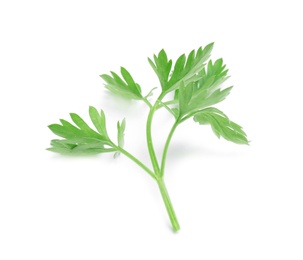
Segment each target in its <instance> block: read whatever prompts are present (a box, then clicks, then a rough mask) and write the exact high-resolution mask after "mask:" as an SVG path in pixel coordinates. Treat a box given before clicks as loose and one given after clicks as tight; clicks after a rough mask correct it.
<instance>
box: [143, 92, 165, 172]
mask: <svg viewBox="0 0 303 260" xmlns="http://www.w3.org/2000/svg"><path fill="white" fill-rule="evenodd" d="M164 96H165V93H163V92H162V93H161V94H160V96H159V97H158V99H157V101H156V102H155V104H154V105H153V106H152V107H151V109H150V110H149V113H148V117H147V122H146V140H147V148H148V152H149V156H150V159H151V162H152V165H153V168H154V171H155V174H156V175H159V174H160V167H159V164H158V160H157V156H156V153H155V149H154V145H153V139H152V134H151V126H152V120H153V116H154V113H155V112H156V110H157V107H158V105H159V103H160V102H161V100H162V98H163V97H164Z"/></svg>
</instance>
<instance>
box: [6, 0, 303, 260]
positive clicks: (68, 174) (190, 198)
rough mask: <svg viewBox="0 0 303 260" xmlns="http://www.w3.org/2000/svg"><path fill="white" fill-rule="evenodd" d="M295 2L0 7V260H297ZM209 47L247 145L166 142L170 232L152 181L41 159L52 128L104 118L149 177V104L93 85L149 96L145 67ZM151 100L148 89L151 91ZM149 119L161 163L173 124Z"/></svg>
mask: <svg viewBox="0 0 303 260" xmlns="http://www.w3.org/2000/svg"><path fill="white" fill-rule="evenodd" d="M299 4H300V1H291V0H290V1H191V0H187V1H1V4H0V38H1V40H0V47H1V48H0V91H1V94H0V113H1V123H0V124H1V128H0V133H1V157H0V158H1V159H0V160H1V163H0V171H1V172H0V259H1V260H11V259H14V260H16V259H18V260H19V259H22V260H23V259H31V260H35V259H39V260H40V259H43V260H46V259H56V260H61V259H62V260H63V259H64V260H67V259H73V260H77V259H90V260H95V259H106V260H111V259H134V260H137V259H138V260H139V259H140V260H141V259H144V260H149V259H207V260H219V259H220V260H221V259H232V260H240V259H241V260H243V259H245V260H248V259H258V260H261V259H264V260H265V259H266V260H268V259H275V260H280V259H292V260H299V259H300V260H302V259H303V209H302V206H303V189H302V184H303V176H302V174H303V167H302V155H303V153H302V145H303V143H302V130H303V128H302V108H303V106H302V101H301V99H302V98H301V95H302V88H303V84H302V58H303V55H302V54H303V52H302V46H303V40H302V38H301V36H302V26H300V24H301V25H302V23H303V19H302V12H301V10H302V9H301V8H300V5H299ZM210 42H215V47H214V50H213V56H212V57H213V58H214V59H216V58H220V57H223V58H224V61H225V62H226V64H227V67H228V68H229V71H230V72H229V74H230V75H231V78H230V79H229V80H228V82H229V84H230V85H234V89H233V90H232V92H231V95H230V96H229V97H228V98H227V99H226V100H225V101H224V102H223V103H222V104H220V105H218V107H219V108H220V109H222V110H223V111H224V112H225V113H226V114H227V115H228V116H229V117H230V118H231V119H232V120H233V121H235V122H237V123H239V124H240V125H242V126H243V127H244V130H245V131H246V132H247V134H248V137H249V140H251V144H250V146H240V145H235V144H233V143H229V142H227V141H225V140H218V139H217V138H216V137H215V135H214V134H213V133H212V131H211V129H210V127H208V126H199V125H198V124H195V123H194V122H193V121H192V120H190V121H188V122H186V123H185V124H184V125H181V126H180V128H179V129H177V131H176V133H175V136H174V137H173V140H172V144H171V149H170V150H169V154H168V161H167V167H166V183H167V186H168V189H169V192H170V195H171V198H172V201H173V204H174V207H175V210H176V213H177V215H178V218H179V221H180V224H181V230H180V232H179V233H177V234H175V233H173V232H172V231H171V229H170V224H169V220H168V217H167V214H166V211H165V208H164V205H163V202H162V199H161V196H160V193H159V191H158V188H157V185H156V183H155V182H154V181H153V180H152V179H151V178H150V177H149V176H148V175H147V174H146V173H145V172H143V171H142V170H141V169H140V168H138V167H137V166H136V165H135V164H133V163H132V162H131V161H129V160H128V159H127V158H125V157H119V158H118V159H113V158H112V155H110V154H106V155H100V156H96V157H89V158H81V157H79V158H67V157H63V156H60V155H57V154H53V153H51V152H48V151H46V150H45V148H47V147H48V146H49V142H50V140H51V139H52V138H55V136H54V135H53V134H52V133H51V132H50V131H49V129H48V128H47V125H49V124H51V123H57V122H58V120H59V118H65V119H68V118H69V115H68V114H69V113H70V112H75V113H78V114H80V115H81V116H83V117H84V118H85V119H87V118H88V106H89V105H93V106H96V107H97V108H98V109H101V108H102V109H104V111H105V113H106V115H107V119H108V120H107V121H108V128H109V131H110V133H111V137H112V138H115V135H116V129H115V125H116V121H117V120H120V119H122V118H124V117H126V118H127V127H126V137H125V139H126V145H125V148H126V149H128V150H129V151H131V152H132V153H134V154H135V155H136V156H138V157H139V158H140V159H142V160H143V161H144V162H146V163H147V164H148V165H150V163H149V161H148V155H147V151H146V150H147V149H146V144H145V137H144V131H145V118H146V116H147V113H148V109H147V108H146V106H145V105H144V104H143V103H136V102H127V101H124V100H120V99H115V98H113V97H112V96H111V95H109V94H108V93H107V91H106V90H105V89H104V88H103V82H102V80H101V78H100V77H99V75H100V74H102V73H108V72H109V71H110V70H113V71H118V70H119V66H125V67H126V68H127V69H128V70H129V71H130V72H131V73H132V75H133V77H134V78H135V80H136V81H137V82H139V83H140V84H141V86H142V88H143V93H144V94H147V93H148V91H149V89H150V88H152V87H155V86H157V84H158V82H157V79H156V77H155V75H154V74H153V71H152V69H151V68H150V66H149V64H148V63H147V57H151V56H152V55H153V54H154V53H157V52H158V51H160V49H161V48H165V50H166V51H167V53H168V55H169V57H171V58H172V59H174V60H176V58H177V57H178V56H179V55H180V54H182V53H189V52H190V51H191V50H192V49H196V48H198V47H199V46H201V45H202V46H205V45H206V44H208V43H210ZM156 94H157V91H156ZM172 122H173V121H172V119H171V117H170V116H169V115H168V114H167V113H166V112H162V113H159V114H157V116H156V118H155V121H154V128H153V130H154V139H155V146H156V150H157V153H158V154H159V155H161V149H162V146H163V142H164V138H165V136H166V135H167V131H168V130H169V126H170V125H171V123H172Z"/></svg>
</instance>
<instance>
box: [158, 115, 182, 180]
mask: <svg viewBox="0 0 303 260" xmlns="http://www.w3.org/2000/svg"><path fill="white" fill-rule="evenodd" d="M178 125H179V121H178V120H176V122H175V123H174V124H173V126H172V128H171V130H170V132H169V134H168V136H167V139H166V142H165V146H164V150H163V154H162V161H161V174H160V176H161V177H162V176H163V175H164V170H165V162H166V157H167V152H168V147H169V144H170V141H171V139H172V136H173V134H174V132H175V130H176V128H177V126H178Z"/></svg>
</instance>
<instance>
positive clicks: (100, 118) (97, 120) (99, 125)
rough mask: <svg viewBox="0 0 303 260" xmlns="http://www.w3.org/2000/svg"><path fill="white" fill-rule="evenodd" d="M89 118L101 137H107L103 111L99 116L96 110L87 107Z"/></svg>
mask: <svg viewBox="0 0 303 260" xmlns="http://www.w3.org/2000/svg"><path fill="white" fill-rule="evenodd" d="M89 116H90V118H91V120H92V122H93V124H94V126H95V127H96V129H97V130H98V132H99V133H100V134H101V135H103V136H108V135H107V131H106V119H105V114H104V112H103V110H101V112H100V114H99V112H98V110H97V109H96V108H94V107H92V106H90V107H89Z"/></svg>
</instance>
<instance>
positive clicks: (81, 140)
mask: <svg viewBox="0 0 303 260" xmlns="http://www.w3.org/2000/svg"><path fill="white" fill-rule="evenodd" d="M212 48H213V43H211V44H208V45H207V46H205V47H204V48H202V47H200V48H199V49H198V50H197V51H195V50H192V51H191V52H190V53H189V55H188V56H187V57H186V55H185V54H182V55H181V56H180V57H179V58H178V59H177V61H176V62H175V64H174V66H173V62H172V60H170V59H168V57H167V54H166V52H165V51H164V50H161V51H160V52H159V53H158V55H154V56H153V60H152V59H150V58H149V59H148V62H149V64H150V65H151V67H152V68H153V70H154V71H155V73H156V75H157V76H158V79H159V82H160V85H161V90H162V91H161V93H160V95H159V96H158V98H157V99H156V101H155V102H154V103H153V104H152V103H151V102H150V101H149V97H150V96H151V95H152V91H153V89H152V90H150V92H149V93H148V94H147V95H145V96H144V95H142V90H141V87H140V85H139V84H138V83H136V81H135V80H134V79H133V77H132V76H131V74H130V73H129V72H128V71H127V70H126V69H125V68H123V67H121V70H120V74H121V76H119V75H118V74H117V73H115V72H111V73H110V75H108V74H103V75H100V77H101V78H102V79H103V80H104V82H105V87H106V88H107V89H108V90H109V91H110V92H112V93H114V94H116V95H119V96H122V97H124V98H128V99H133V100H138V101H143V102H144V103H146V104H147V106H148V107H149V113H148V116H147V121H146V142H147V148H148V152H149V155H150V160H151V164H152V169H150V168H148V167H147V166H146V165H145V164H144V163H142V162H141V161H140V160H139V159H137V158H136V157H135V156H134V155H132V154H130V153H129V152H128V151H126V150H125V149H124V132H125V126H126V123H125V119H123V120H122V121H121V122H120V121H118V122H117V140H116V141H113V140H111V139H110V137H109V135H108V133H107V130H106V117H105V114H104V112H103V111H102V110H101V111H98V110H97V109H96V108H94V107H90V108H89V116H90V119H91V121H92V124H93V125H94V127H95V129H93V128H91V127H90V126H89V125H88V124H87V123H86V122H85V121H84V120H83V119H82V118H81V117H80V116H79V115H77V114H74V113H71V114H70V117H71V120H72V121H73V123H74V124H72V123H70V122H68V121H66V120H63V119H61V120H60V123H61V124H52V125H49V129H50V130H51V131H52V132H53V133H54V134H56V135H57V136H59V137H62V138H63V139H54V140H52V141H51V147H50V148H48V150H50V151H53V152H58V153H61V154H99V153H109V152H110V153H114V158H116V157H117V156H118V155H119V154H123V155H125V156H126V157H128V158H129V159H130V160H132V161H133V162H135V163H136V164H137V165H138V166H140V167H141V168H142V169H143V170H144V171H145V172H147V173H148V174H149V175H150V176H151V177H152V178H153V179H154V180H155V181H156V183H157V184H158V187H159V189H160V192H161V195H162V198H163V201H164V204H165V207H166V210H167V212H168V215H169V218H170V221H171V224H172V228H173V230H174V231H178V230H179V229H180V225H179V222H178V219H177V216H176V214H175V211H174V209H173V205H172V203H171V200H170V197H169V194H168V191H167V189H166V185H165V182H164V173H165V163H166V157H167V153H168V149H169V145H170V142H171V139H172V137H173V134H174V132H175V130H176V129H177V127H178V126H179V125H180V124H181V123H183V122H184V121H186V120H188V119H190V118H193V120H194V121H195V122H197V123H199V124H200V125H207V124H208V125H210V126H211V128H212V130H213V132H214V133H215V135H216V136H217V137H218V138H220V137H223V138H224V139H226V140H228V141H231V142H234V143H237V144H248V140H247V137H246V134H245V132H244V131H243V129H242V127H241V126H239V125H238V124H236V123H234V122H232V121H231V120H230V119H229V118H228V117H227V116H226V115H225V114H224V113H223V112H222V111H220V110H219V109H217V108H215V107H212V106H213V105H215V104H217V103H219V102H221V101H223V100H224V99H225V98H226V97H227V96H228V95H229V93H230V91H231V89H232V87H227V88H223V87H222V83H223V82H225V81H226V80H227V79H228V75H227V74H228V70H227V69H226V65H225V64H224V63H223V60H222V59H218V60H216V61H212V60H209V57H210V54H211V51H212ZM170 92H173V94H174V95H173V98H171V99H169V100H164V99H165V97H167V94H168V93H170ZM162 108H164V109H166V110H167V111H168V112H169V113H171V114H172V116H173V117H174V119H175V122H174V124H173V125H172V127H171V130H170V132H169V134H168V136H167V139H166V142H165V145H164V148H163V154H162V158H161V161H159V160H158V158H157V156H156V153H155V150H154V145H153V138H152V131H151V127H152V121H153V117H154V115H155V114H156V112H157V111H158V110H159V109H162Z"/></svg>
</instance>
